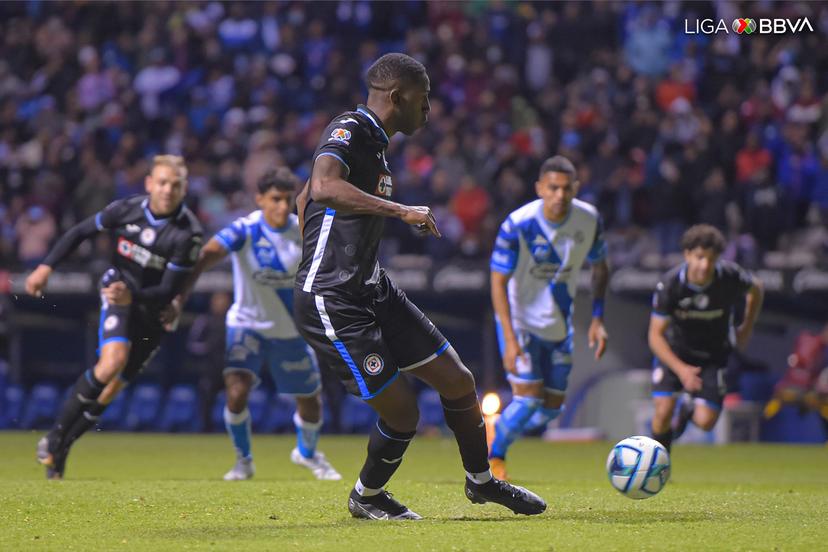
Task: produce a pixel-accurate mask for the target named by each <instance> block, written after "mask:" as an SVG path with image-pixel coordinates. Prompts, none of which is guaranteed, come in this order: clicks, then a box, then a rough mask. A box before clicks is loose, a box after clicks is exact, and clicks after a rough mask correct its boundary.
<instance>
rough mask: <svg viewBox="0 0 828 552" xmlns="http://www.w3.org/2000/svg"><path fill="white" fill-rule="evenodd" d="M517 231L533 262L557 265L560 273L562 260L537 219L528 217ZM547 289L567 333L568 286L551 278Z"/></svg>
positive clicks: (569, 324)
mask: <svg viewBox="0 0 828 552" xmlns="http://www.w3.org/2000/svg"><path fill="white" fill-rule="evenodd" d="M519 231H520V233H521V234H522V235H523V239H524V240H526V245H527V247H528V248H529V251H530V252H531V254H532V257H533V258H534V259H535V262H547V263H551V264H554V265H557V266H558V269H557V270H558V273H560V269H561V265H562V263H563V261H562V260H561V257H560V255H558V252H557V250H556V249H555V246H554V245H552V240H550V239H549V237H548V236H547V235H546V234H545V233H544V231H543V229H542V228H541V226H540V224H539V223H538V221H537V220H535V219H534V218H532V219H530V220H529V221H528V223H527V224H524V225H522V226H520V227H519ZM556 276H557V275H556ZM549 289H550V290H551V292H552V297H553V298H554V300H555V304H557V305H558V308H559V309H560V311H561V315H563V319H564V323H565V324H566V330H567V333H569V332H571V331H572V297H571V296H570V295H569V288H568V287H567V285H566V283H564V282H555V281H554V278H553V279H552V281H551V282H550V283H549Z"/></svg>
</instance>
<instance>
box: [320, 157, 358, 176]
mask: <svg viewBox="0 0 828 552" xmlns="http://www.w3.org/2000/svg"><path fill="white" fill-rule="evenodd" d="M323 155H330V156H331V157H335V158H336V159H338V160H339V162H340V163H342V164H343V165H345V169H346V170H347V171H348V173H347V174H346V175H345V176H346V177H347V176H348V175H349V174H351V167H349V166H348V163H346V162H345V160H344V159H342V157H340V156H339V155H337V154H335V153H334V152H332V151H323V152H322V153H320V154H319V155H317V156H316V158H317V159H319V158H320V157H322V156H323Z"/></svg>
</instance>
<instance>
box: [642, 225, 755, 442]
mask: <svg viewBox="0 0 828 552" xmlns="http://www.w3.org/2000/svg"><path fill="white" fill-rule="evenodd" d="M681 247H682V250H683V251H684V263H682V264H681V265H679V266H677V267H675V268H673V269H672V270H670V271H669V272H668V273H667V274H665V275H664V277H663V278H662V279H661V281H660V282H659V283H658V285H657V286H656V291H655V294H654V296H653V313H652V316H651V317H650V329H649V335H648V337H649V343H650V349H651V350H652V352H653V354H654V355H655V359H654V361H653V403H654V405H655V413H654V415H653V422H652V429H653V438H654V439H656V440H657V441H659V442H661V444H663V445H664V446H665V447H666V448H667V450H668V451H669V450H670V445H671V444H672V442H673V440H674V439H677V438H678V437H679V436H680V435H681V434H682V433H683V432H684V430H685V428H686V427H687V424H688V423H689V422H691V421H692V422H693V423H694V424H696V425H697V426H698V427H700V428H702V429H704V430H705V431H709V430H711V429H713V426H715V425H716V421H717V420H718V419H719V413H720V412H721V408H722V402H723V400H724V395H725V391H726V390H725V380H724V373H725V367H726V365H727V359H728V356H729V355H730V352H731V350H732V348H733V343H731V332H732V330H734V329H735V346H736V347H738V348H739V349H744V348H745V346H746V345H747V343H748V340H749V339H750V335H751V333H752V332H753V325H754V323H755V322H756V318H757V317H758V316H759V311H760V309H761V307H762V298H763V290H762V283H761V281H760V280H758V279H757V278H755V277H753V276H751V275H750V274H748V273H747V272H746V271H745V270H744V269H742V268H741V267H740V266H739V265H737V264H735V263H731V262H728V261H721V260H719V256H720V255H721V253H722V251H723V250H724V248H725V240H724V237H723V236H722V234H721V232H719V231H718V230H717V229H716V228H714V227H713V226H710V225H707V224H699V225H696V226H693V227H691V228H689V229H688V230H687V232H685V233H684V236H683V237H682V240H681ZM742 301H744V303H745V307H744V313H743V316H742V323H741V324H740V325H739V326H738V327H737V328H733V318H734V316H735V314H736V312H735V311H736V308H737V307H738V306H739V305H740V304H741V302H742ZM682 391H685V392H686V393H687V394H688V395H689V396H690V399H689V400H686V401H682V403H681V405H680V407H679V412H678V415H677V416H676V417H675V422H674V423H672V424H671V419H672V418H673V411H674V409H675V405H676V400H677V397H678V395H679V394H680V393H681V392H682Z"/></svg>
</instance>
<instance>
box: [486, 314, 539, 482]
mask: <svg viewBox="0 0 828 552" xmlns="http://www.w3.org/2000/svg"><path fill="white" fill-rule="evenodd" d="M496 329H497V337H498V340H497V342H498V346H499V348H500V352H501V355H502V354H503V334H502V330H501V326H500V322H499V321H498V322H497V323H496ZM518 339H519V340H520V343H521V347H522V348H523V349H524V356H523V357H520V358H518V359H516V361H515V371H516V372H517V373H515V374H507V375H506V377H507V379H508V380H509V383H510V385H511V387H512V400H511V402H510V403H509V404H508V405H506V407H504V409H503V412H502V413H501V415H500V417H499V418H498V420H497V422H496V423H495V434H494V438H493V439H492V442H491V443H489V465H490V466H491V469H492V473H493V474H494V476H495V477H497V478H498V479H508V478H509V476H508V473H507V472H506V452H507V451H508V449H509V446H510V445H511V444H512V443H513V442H514V441H515V439H517V438H518V437H519V436H520V435H521V434H522V433H523V431H524V429H525V427H526V425H527V424H528V423H529V420H531V419H532V416H534V415H535V413H536V412H537V410H538V409H539V408H540V405H541V401H542V398H543V372H542V370H541V366H540V360H541V355H540V354H539V351H537V350H534V349H537V343H535V342H531V343H530V336H529V334H526V333H520V334H519V336H518Z"/></svg>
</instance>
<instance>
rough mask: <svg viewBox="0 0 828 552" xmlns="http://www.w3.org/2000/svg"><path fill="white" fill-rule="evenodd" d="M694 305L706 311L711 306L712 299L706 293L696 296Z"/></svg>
mask: <svg viewBox="0 0 828 552" xmlns="http://www.w3.org/2000/svg"><path fill="white" fill-rule="evenodd" d="M693 304H694V305H696V308H699V309H702V310H704V309H706V308H707V305H709V304H710V298H709V297H708V296H707V295H705V294H704V293H699V294H696V295H695V296H694V297H693Z"/></svg>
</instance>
